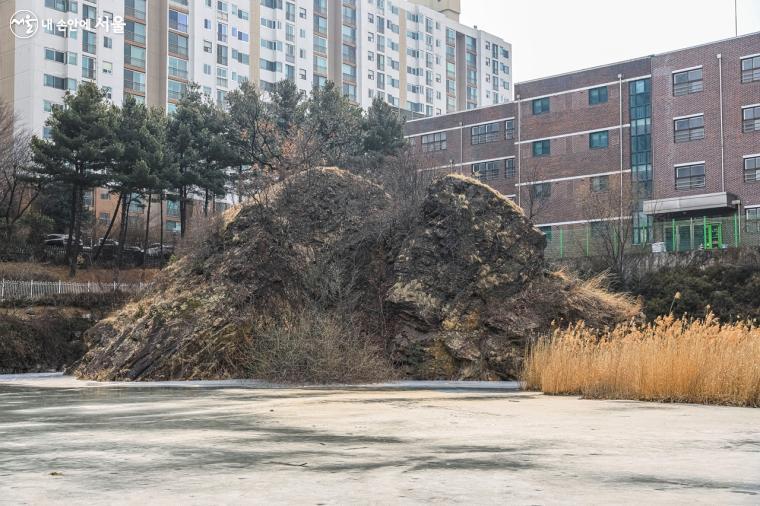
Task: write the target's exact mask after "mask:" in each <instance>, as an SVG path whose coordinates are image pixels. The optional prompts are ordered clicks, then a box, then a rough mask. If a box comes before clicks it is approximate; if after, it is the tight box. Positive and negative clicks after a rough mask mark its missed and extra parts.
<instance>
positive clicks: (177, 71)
mask: <svg viewBox="0 0 760 506" xmlns="http://www.w3.org/2000/svg"><path fill="white" fill-rule="evenodd" d="M206 67H208V72H206ZM203 71H204V74H207V75H210V74H211V65H208V64H204V65H203ZM169 75H170V76H172V77H179V78H180V79H185V80H187V78H188V71H187V60H182V59H180V58H175V57H173V56H170V57H169Z"/></svg>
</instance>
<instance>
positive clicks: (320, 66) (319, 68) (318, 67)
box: [314, 55, 327, 75]
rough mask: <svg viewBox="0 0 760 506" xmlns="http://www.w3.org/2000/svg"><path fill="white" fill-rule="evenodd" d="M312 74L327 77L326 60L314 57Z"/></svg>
mask: <svg viewBox="0 0 760 506" xmlns="http://www.w3.org/2000/svg"><path fill="white" fill-rule="evenodd" d="M314 72H318V73H320V74H325V75H327V58H325V57H324V56H317V55H314Z"/></svg>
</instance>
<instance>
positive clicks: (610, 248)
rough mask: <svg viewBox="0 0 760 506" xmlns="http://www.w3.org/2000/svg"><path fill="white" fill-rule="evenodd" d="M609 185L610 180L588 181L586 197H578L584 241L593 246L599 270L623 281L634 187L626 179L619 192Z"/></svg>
mask: <svg viewBox="0 0 760 506" xmlns="http://www.w3.org/2000/svg"><path fill="white" fill-rule="evenodd" d="M609 183H610V179H609V177H606V178H605V177H604V176H602V177H601V178H591V180H590V183H589V186H588V188H587V190H585V193H586V194H585V195H583V196H582V197H581V196H580V195H579V196H578V197H579V198H582V200H583V203H584V204H583V207H582V209H583V214H584V217H585V219H586V221H587V222H588V226H589V227H590V230H589V231H588V232H587V233H588V239H586V241H587V242H588V243H589V244H593V247H594V250H595V253H597V254H596V255H595V256H596V257H597V258H598V259H599V260H601V262H602V267H604V268H605V269H607V270H609V271H610V272H611V273H612V274H614V275H616V276H618V278H619V279H620V280H622V279H623V274H624V267H625V259H626V256H627V255H628V253H629V250H630V247H631V243H632V237H633V225H634V222H633V215H634V214H635V213H636V209H637V202H638V199H637V194H636V189H637V186H636V185H635V184H632V182H631V181H630V180H628V179H624V180H623V181H622V188H621V183H617V184H616V185H614V186H611V185H610V184H609ZM589 247H590V246H589Z"/></svg>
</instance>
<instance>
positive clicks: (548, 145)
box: [531, 139, 552, 158]
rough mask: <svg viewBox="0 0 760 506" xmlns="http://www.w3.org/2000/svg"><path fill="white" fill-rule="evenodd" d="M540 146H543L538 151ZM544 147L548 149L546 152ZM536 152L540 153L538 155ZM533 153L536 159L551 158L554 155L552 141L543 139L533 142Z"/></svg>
mask: <svg viewBox="0 0 760 506" xmlns="http://www.w3.org/2000/svg"><path fill="white" fill-rule="evenodd" d="M538 146H541V149H540V150H536V148H537V147H538ZM544 146H545V147H546V150H544ZM536 151H540V152H539V153H537V152H536ZM531 153H532V154H533V157H534V158H537V157H541V156H550V155H551V154H552V147H551V139H541V140H537V141H533V142H532V143H531Z"/></svg>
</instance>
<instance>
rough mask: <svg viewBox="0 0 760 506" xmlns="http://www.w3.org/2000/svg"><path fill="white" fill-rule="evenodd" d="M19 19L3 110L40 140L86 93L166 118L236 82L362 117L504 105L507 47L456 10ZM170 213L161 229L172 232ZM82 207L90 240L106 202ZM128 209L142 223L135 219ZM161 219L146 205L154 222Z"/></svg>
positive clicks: (43, 9)
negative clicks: (59, 109)
mask: <svg viewBox="0 0 760 506" xmlns="http://www.w3.org/2000/svg"><path fill="white" fill-rule="evenodd" d="M23 11H27V12H28V13H32V14H33V15H34V16H35V18H36V19H37V21H38V25H37V28H38V30H37V32H36V33H35V34H34V35H33V36H31V37H28V38H27V37H24V36H17V34H16V33H15V32H14V33H12V32H11V31H10V30H2V32H0V100H3V101H5V102H7V103H10V104H13V108H14V112H15V114H16V116H17V119H18V121H17V127H18V128H24V129H27V130H29V131H31V132H32V133H34V134H36V135H40V136H47V135H48V132H47V131H46V127H45V121H46V120H47V118H48V116H49V115H50V112H51V111H52V109H53V107H54V106H56V105H59V104H61V103H62V101H63V96H64V94H65V93H66V92H67V91H71V92H74V91H75V90H76V88H77V85H78V83H80V82H82V81H92V82H95V83H97V84H98V85H99V86H100V87H102V88H104V89H105V90H106V93H107V96H108V98H109V99H110V100H111V101H113V102H114V103H117V104H120V103H121V102H122V100H123V98H124V97H125V96H126V95H131V96H133V97H134V98H135V99H136V100H138V101H139V102H142V103H146V104H148V105H151V106H159V107H163V108H165V110H166V111H167V112H169V113H171V112H172V110H173V109H174V108H176V104H177V102H178V101H179V99H180V98H181V96H182V94H183V93H184V92H185V90H186V89H187V87H188V86H189V85H190V84H191V83H197V84H198V85H199V86H200V89H201V90H202V92H203V93H204V94H205V95H207V96H208V97H209V99H211V100H214V101H216V102H217V103H219V104H222V105H223V104H224V102H225V96H226V95H227V93H229V92H230V91H232V90H234V89H236V88H237V87H238V86H239V85H240V84H241V83H242V82H244V81H253V82H255V83H258V85H259V88H260V89H261V90H262V91H263V92H266V91H268V90H270V89H271V88H272V87H273V86H274V83H276V82H278V81H280V80H283V79H289V80H291V81H293V82H295V83H296V84H297V86H298V87H299V89H301V90H302V91H304V92H308V91H310V90H311V89H312V87H313V86H318V85H323V84H324V83H325V82H326V81H328V80H330V81H333V82H335V83H336V85H337V86H338V88H339V89H341V90H342V92H343V94H344V95H346V96H347V97H349V98H350V99H351V100H353V101H354V102H356V103H357V104H359V105H361V106H362V107H365V108H366V107H369V105H370V104H371V103H372V100H373V99H374V97H380V98H382V99H384V100H386V101H387V102H388V103H389V104H391V105H393V106H394V107H397V108H400V109H402V110H406V111H409V112H410V115H411V116H416V117H418V116H420V115H435V114H438V115H440V114H444V113H447V112H452V111H455V110H459V109H466V108H475V107H478V106H480V105H482V104H486V103H489V104H491V103H500V102H506V101H509V100H511V98H512V89H511V86H512V84H511V58H512V54H511V46H510V44H508V43H507V42H505V41H504V40H502V39H500V38H498V37H495V36H493V35H491V34H488V33H486V32H484V31H482V30H477V29H476V28H470V27H466V26H464V25H461V24H460V23H459V22H458V18H459V1H457V0H451V1H448V0H447V1H439V0H436V1H435V2H426V1H424V0H420V1H418V2H405V1H393V2H391V1H388V0H239V1H237V2H230V1H228V0H2V2H0V19H2V20H4V21H3V22H8V21H5V20H9V21H10V20H12V19H15V18H18V17H19V14H18V13H20V12H23ZM21 35H24V34H21ZM233 200H234V197H233V196H232V195H227V196H226V197H224V198H222V199H220V200H219V201H218V202H216V203H212V207H213V209H218V208H221V207H226V206H228V205H230V204H232V203H233ZM170 206H171V204H170V203H169V202H167V206H165V207H166V208H165V209H164V223H165V227H166V229H167V230H171V231H176V230H177V226H178V223H177V217H176V216H174V215H172V209H170ZM88 207H89V209H90V210H91V212H92V213H93V216H94V218H95V224H96V228H100V226H101V225H102V224H104V223H107V222H108V220H110V219H111V218H112V217H113V213H114V212H115V199H114V198H112V197H109V196H108V194H107V192H104V191H102V190H101V189H95V190H94V191H93V192H92V195H91V198H90V199H89V200H88ZM133 207H134V208H133V209H131V210H130V216H132V215H133V214H134V215H135V216H136V217H138V218H139V215H140V214H142V213H143V212H144V209H143V208H141V207H140V206H139V205H135V206H133ZM192 207H193V208H194V209H196V210H200V209H201V207H203V206H202V205H195V206H192ZM167 208H169V209H167ZM157 213H158V209H157V205H156V208H152V209H151V215H152V216H153V218H152V220H151V221H156V222H158V221H160V220H159V219H158V216H157ZM95 235H97V234H95Z"/></svg>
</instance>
